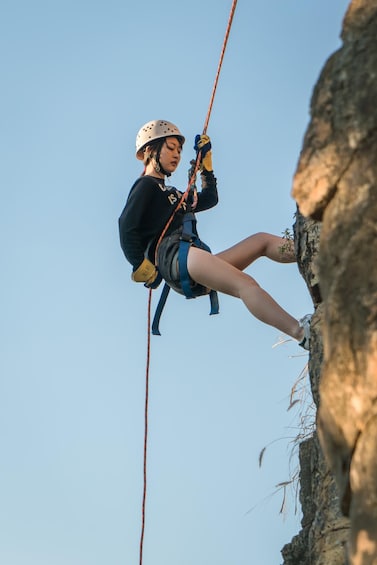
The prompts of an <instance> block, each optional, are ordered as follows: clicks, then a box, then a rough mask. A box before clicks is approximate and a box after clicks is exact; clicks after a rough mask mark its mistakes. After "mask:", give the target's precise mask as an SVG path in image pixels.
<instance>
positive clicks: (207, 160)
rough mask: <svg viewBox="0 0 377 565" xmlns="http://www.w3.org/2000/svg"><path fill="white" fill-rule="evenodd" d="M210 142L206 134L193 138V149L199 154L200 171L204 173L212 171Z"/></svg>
mask: <svg viewBox="0 0 377 565" xmlns="http://www.w3.org/2000/svg"><path fill="white" fill-rule="evenodd" d="M211 147H212V144H211V140H210V138H209V137H208V135H206V134H202V135H199V134H198V135H197V136H196V137H195V145H194V149H195V151H196V152H197V153H198V152H199V151H200V152H201V162H200V165H201V169H204V170H206V171H213V167H212V151H211Z"/></svg>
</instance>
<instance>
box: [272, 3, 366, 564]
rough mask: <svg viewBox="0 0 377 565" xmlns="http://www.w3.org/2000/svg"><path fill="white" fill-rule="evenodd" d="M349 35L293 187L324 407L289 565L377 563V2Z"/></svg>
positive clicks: (304, 468)
mask: <svg viewBox="0 0 377 565" xmlns="http://www.w3.org/2000/svg"><path fill="white" fill-rule="evenodd" d="M341 37H342V40H343V45H342V47H341V48H340V49H339V50H338V51H337V52H336V53H334V54H333V55H332V56H331V57H330V58H329V60H328V61H327V62H326V64H325V66H324V68H323V71H322V73H321V76H320V78H319V80H318V83H317V84H316V86H315V89H314V92H313V97H312V101H311V121H310V124H309V126H308V129H307V132H306V135H305V138H304V143H303V149H302V152H301V155H300V159H299V163H298V166H297V170H296V174H295V178H294V183H293V197H294V198H295V200H296V202H297V204H298V216H297V221H296V225H295V232H296V234H295V235H296V245H297V253H298V261H299V266H300V270H301V273H302V275H303V277H304V279H305V281H306V283H307V285H308V288H309V291H310V293H311V296H312V298H313V302H314V305H315V316H314V318H313V323H312V341H311V352H310V360H309V371H310V379H311V385H312V391H313V397H314V400H315V402H316V404H317V408H318V410H317V434H315V435H314V437H313V438H312V439H310V440H308V441H306V442H305V443H303V444H302V445H301V452H300V463H301V495H300V498H301V504H302V508H303V520H302V531H301V532H300V533H299V534H298V535H297V536H296V537H295V538H294V539H293V540H292V542H291V543H290V544H288V545H287V546H285V548H284V549H283V551H282V553H283V557H284V564H285V565H309V564H310V565H322V564H323V565H325V564H326V565H345V564H346V563H349V564H351V565H377V0H353V1H352V2H351V3H350V5H349V8H348V10H347V13H346V15H345V18H344V21H343V30H342V36H341Z"/></svg>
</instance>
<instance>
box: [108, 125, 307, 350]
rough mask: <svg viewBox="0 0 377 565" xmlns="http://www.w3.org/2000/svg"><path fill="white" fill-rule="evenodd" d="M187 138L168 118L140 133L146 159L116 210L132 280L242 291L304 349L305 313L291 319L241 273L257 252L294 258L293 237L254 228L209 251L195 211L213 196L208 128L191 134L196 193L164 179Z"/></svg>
mask: <svg viewBox="0 0 377 565" xmlns="http://www.w3.org/2000/svg"><path fill="white" fill-rule="evenodd" d="M184 142H185V138H184V136H183V135H182V133H181V132H180V131H179V129H178V128H177V127H176V126H175V125H174V124H172V123H170V122H167V121H165V120H153V121H151V122H148V123H146V124H145V125H144V126H143V127H142V128H141V129H140V130H139V132H138V134H137V137H136V157H137V159H139V160H140V161H143V163H144V171H143V172H142V174H141V176H140V177H139V178H138V179H137V180H136V181H135V183H134V184H133V186H132V188H131V190H130V193H129V196H128V199H127V202H126V205H125V207H124V209H123V211H122V213H121V216H120V218H119V231H120V242H121V247H122V249H123V252H124V254H125V256H126V258H127V260H128V261H129V262H130V263H131V265H132V267H133V272H132V280H134V281H135V282H141V283H144V285H145V286H146V287H147V288H157V286H158V285H159V284H160V282H161V281H162V279H164V280H165V281H166V283H167V285H168V286H169V287H171V288H173V289H174V290H176V291H177V292H179V293H181V294H185V295H186V296H188V295H187V292H188V293H190V291H191V294H192V297H195V296H200V295H203V294H209V293H210V292H211V291H216V292H217V291H218V292H222V293H224V294H228V295H230V296H234V297H236V298H240V299H241V300H242V301H243V303H244V304H245V306H246V307H247V308H248V310H249V311H250V312H251V314H253V315H254V316H255V317H256V318H257V319H259V320H261V321H262V322H264V323H266V324H268V325H270V326H272V327H274V328H277V329H278V330H279V331H281V332H283V333H285V334H287V335H289V336H290V337H292V338H293V339H295V340H297V341H298V343H299V345H301V346H302V347H303V348H304V349H309V337H310V315H306V316H304V317H303V318H302V319H301V320H296V319H295V318H294V317H292V316H291V315H290V314H288V312H286V311H285V310H284V309H283V308H282V307H281V306H279V304H278V303H277V302H276V301H275V300H274V299H273V298H272V297H271V296H270V295H269V294H268V293H267V292H266V291H265V290H263V289H262V288H261V287H260V286H259V285H258V283H257V282H256V281H255V280H254V279H253V278H252V277H251V276H250V275H248V274H246V273H244V269H246V268H247V267H248V266H249V265H250V264H251V263H253V262H254V261H255V260H256V259H258V258H259V257H267V258H269V259H271V260H273V261H277V262H279V263H292V262H295V261H296V257H295V253H294V248H293V242H291V241H290V240H287V239H286V238H282V237H279V236H275V235H272V234H268V233H256V234H254V235H251V236H249V237H247V238H246V239H244V240H243V241H241V242H239V243H236V244H235V245H234V246H233V247H230V248H229V249H226V250H225V251H222V252H220V253H216V254H212V253H211V252H210V250H209V247H208V246H207V245H206V244H204V243H203V242H202V241H201V240H200V238H199V236H198V232H197V229H196V216H195V214H196V213H198V212H202V211H204V210H208V209H209V208H212V207H213V206H215V205H216V204H217V202H218V193H217V181H216V178H215V176H214V172H213V167H212V145H211V140H210V138H209V137H208V135H206V134H202V135H197V136H196V138H195V145H194V149H195V150H196V153H197V161H198V164H199V171H200V177H201V190H200V191H199V192H198V193H197V195H196V196H195V197H193V196H192V194H193V191H192V190H190V191H189V192H188V194H187V198H184V199H182V192H180V191H178V190H177V189H176V188H174V187H172V186H168V185H167V184H166V183H165V180H166V177H170V175H171V174H172V173H173V172H174V171H175V170H176V169H177V167H178V165H179V163H180V160H181V151H182V146H183V144H184ZM169 222H170V223H169ZM187 225H189V226H190V227H189V229H187ZM166 226H168V227H167V229H166ZM164 228H165V230H164ZM161 234H162V238H161ZM182 242H184V243H185V246H183V245H182ZM182 247H185V250H184V251H182ZM187 287H188V288H187Z"/></svg>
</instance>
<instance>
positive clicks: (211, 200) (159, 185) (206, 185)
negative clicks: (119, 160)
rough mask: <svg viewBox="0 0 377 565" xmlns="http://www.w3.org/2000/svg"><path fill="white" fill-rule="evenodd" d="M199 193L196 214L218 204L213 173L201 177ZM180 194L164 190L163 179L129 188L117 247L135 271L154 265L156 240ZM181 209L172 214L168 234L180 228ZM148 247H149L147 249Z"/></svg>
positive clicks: (150, 179)
mask: <svg viewBox="0 0 377 565" xmlns="http://www.w3.org/2000/svg"><path fill="white" fill-rule="evenodd" d="M201 183H202V190H201V191H200V192H198V203H197V206H196V208H195V212H201V211H203V210H208V209H209V208H212V207H213V206H215V205H216V204H217V202H218V194H217V185H216V178H215V176H214V174H213V172H207V171H203V172H202V173H201ZM181 196H182V192H180V191H179V190H177V189H176V188H174V187H171V186H166V185H165V183H164V181H163V179H159V178H156V177H152V176H149V175H145V176H142V177H140V178H139V179H137V181H136V182H135V183H134V185H133V186H132V188H131V190H130V193H129V195H128V199H127V202H126V205H125V207H124V209H123V211H122V213H121V215H120V218H119V235H120V244H121V247H122V250H123V253H124V254H125V256H126V259H127V260H128V261H129V262H130V263H131V265H132V267H133V270H134V271H135V270H136V269H137V268H138V267H139V266H140V265H141V263H142V262H143V260H144V257H145V253H146V250H147V248H148V258H149V259H150V261H152V262H154V250H155V247H156V244H157V241H158V238H159V236H160V234H161V232H162V230H163V229H164V227H165V226H166V224H167V222H168V220H169V218H170V216H171V215H172V213H173V212H174V210H175V208H176V207H177V206H178V203H179V201H180V199H181ZM184 212H185V208H184V206H182V207H181V208H180V209H179V210H178V211H177V212H176V214H175V216H174V219H173V221H172V223H171V225H170V226H169V229H168V231H167V234H169V233H170V232H172V231H173V230H175V229H177V228H179V227H180V226H181V225H182V221H183V214H184ZM148 246H149V247H148Z"/></svg>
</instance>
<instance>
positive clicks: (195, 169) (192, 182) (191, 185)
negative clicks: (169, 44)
mask: <svg viewBox="0 0 377 565" xmlns="http://www.w3.org/2000/svg"><path fill="white" fill-rule="evenodd" d="M236 5H237V0H233V1H232V6H231V9H230V15H229V19H228V24H227V28H226V32H225V37H224V41H223V45H222V49H221V54H220V60H219V64H218V67H217V72H216V76H215V81H214V84H213V87H212V94H211V98H210V102H209V106H208V110H207V115H206V119H205V122H204V127H203V134H205V133H206V132H207V128H208V123H209V119H210V116H211V112H212V107H213V102H214V99H215V94H216V90H217V85H218V81H219V77H220V71H221V67H222V63H223V59H224V54H225V49H226V46H227V43H228V38H229V33H230V29H231V26H232V22H233V16H234V12H235V10H236ZM200 160H201V152H200V151H199V152H198V154H197V156H196V162H195V165H193V172H192V175H191V178H190V180H189V183H188V186H187V188H186V191H185V192H184V194H183V195H182V197H181V200H180V201H179V203H178V206H177V207H176V208H175V210H174V212H173V214H172V215H171V217H170V218H169V220H168V222H167V224H166V226H165V228H164V230H163V231H162V234H161V235H160V238H159V240H158V242H157V249H158V247H159V245H160V243H161V241H162V239H163V237H164V235H165V234H166V231H167V230H168V228H169V226H170V225H171V223H172V221H173V219H174V216H175V214H176V212H177V211H178V210H179V209H180V208H181V207H182V205H183V203H184V201H186V200H187V198H188V195H189V193H190V191H192V193H193V201H194V204H195V199H196V189H195V186H194V185H195V180H196V175H197V173H198V171H199V168H200ZM188 221H191V220H190V218H188ZM186 229H188V233H193V224H192V223H191V226H189V227H188V228H187V227H186ZM188 243H190V242H188ZM192 243H193V242H191V244H192ZM196 243H197V242H196ZM201 243H202V242H201ZM188 249H189V245H188V246H187V252H186V255H187V253H188ZM182 253H183V254H184V253H185V248H184V247H183V251H182ZM186 263H187V261H186ZM186 269H187V266H186ZM187 274H188V273H187ZM188 280H189V279H188ZM168 294H169V290H165V287H164V289H163V292H162V296H161V298H160V303H161V305H159V307H160V308H161V311H162V308H163V306H164V304H165V302H166V299H167V296H168ZM151 303H152V289H151V288H150V289H149V299H148V316H147V318H148V342H147V365H146V387H145V427H144V464H143V477H144V480H143V500H142V524H141V534H140V552H139V565H143V549H144V533H145V507H146V498H147V445H148V403H149V366H150V334H151V331H150V319H151ZM211 305H212V308H213V307H215V309H216V299H215V302H214V304H212V303H211ZM217 307H218V305H217ZM212 308H211V310H212ZM156 315H157V312H156ZM156 315H155V317H156ZM160 315H161V314H160ZM157 328H158V323H157Z"/></svg>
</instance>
